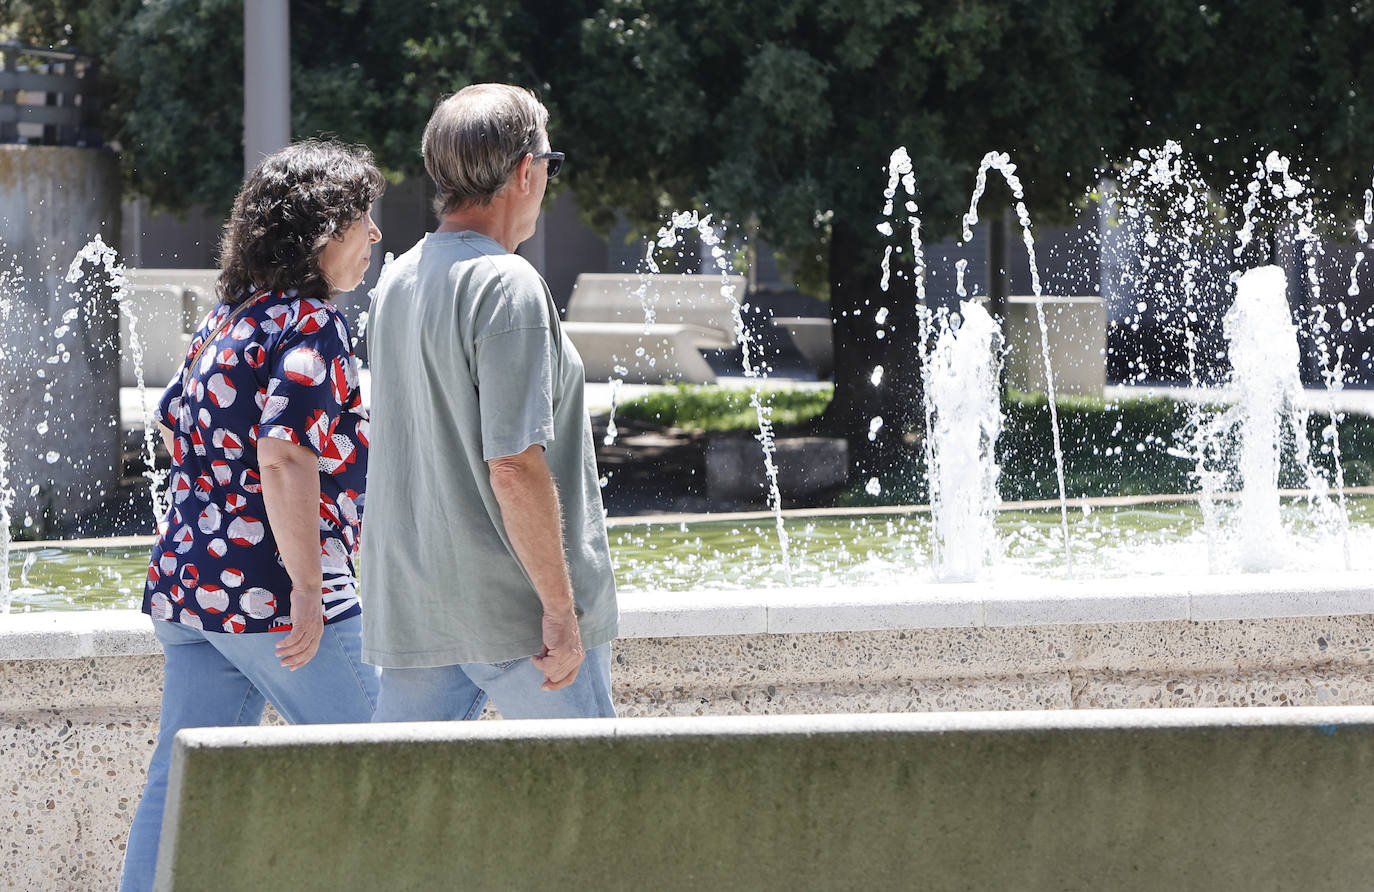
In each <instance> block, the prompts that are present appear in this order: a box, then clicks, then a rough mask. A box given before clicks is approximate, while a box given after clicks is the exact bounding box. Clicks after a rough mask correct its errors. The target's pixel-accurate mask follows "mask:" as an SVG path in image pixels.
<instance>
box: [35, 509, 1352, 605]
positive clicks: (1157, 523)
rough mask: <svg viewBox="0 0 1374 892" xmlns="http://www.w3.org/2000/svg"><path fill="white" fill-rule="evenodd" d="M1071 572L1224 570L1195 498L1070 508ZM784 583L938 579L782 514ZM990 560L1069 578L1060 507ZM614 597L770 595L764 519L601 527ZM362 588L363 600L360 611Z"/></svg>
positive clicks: (112, 597)
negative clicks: (705, 592) (725, 592)
mask: <svg viewBox="0 0 1374 892" xmlns="http://www.w3.org/2000/svg"><path fill="white" fill-rule="evenodd" d="M1284 511H1285V523H1286V525H1287V528H1288V531H1289V537H1288V538H1289V541H1287V542H1285V543H1276V544H1275V548H1276V549H1279V550H1282V551H1284V552H1286V553H1287V554H1288V556H1289V561H1288V564H1287V568H1289V569H1342V568H1343V567H1344V565H1345V564H1344V547H1343V542H1342V537H1341V536H1340V535H1339V534H1337V533H1336V532H1333V531H1332V530H1329V529H1324V528H1321V527H1320V526H1319V525H1317V524H1316V523H1315V522H1314V521H1313V520H1312V518H1311V516H1310V512H1309V511H1308V510H1307V508H1306V507H1305V503H1302V502H1289V503H1286V504H1285V506H1284ZM1349 513H1350V519H1351V529H1350V534H1349V538H1350V543H1351V549H1350V550H1351V553H1352V555H1353V556H1354V562H1353V566H1354V568H1356V569H1365V568H1370V567H1371V566H1374V498H1369V497H1361V498H1355V499H1351V500H1350V503H1349ZM1069 522H1070V541H1071V544H1072V547H1073V551H1074V567H1075V575H1076V576H1099V577H1121V576H1133V575H1146V576H1149V575H1187V574H1202V573H1208V572H1229V571H1231V570H1232V569H1233V567H1232V566H1230V565H1229V564H1228V561H1229V560H1230V557H1229V549H1228V543H1227V542H1226V540H1225V537H1224V536H1222V537H1221V538H1220V539H1219V540H1217V541H1216V544H1215V545H1214V547H1212V548H1211V549H1210V550H1209V548H1208V538H1207V535H1206V531H1205V530H1204V528H1203V519H1202V514H1201V512H1200V511H1199V509H1198V507H1197V506H1196V505H1194V504H1188V503H1180V504H1151V505H1145V506H1134V507H1129V508H1098V509H1095V510H1092V509H1085V508H1084V507H1083V506H1081V505H1080V506H1077V507H1074V508H1073V509H1072V510H1071V511H1070V513H1069ZM785 527H786V531H787V535H788V538H789V541H790V559H791V567H792V582H793V584H794V585H798V586H825V585H868V586H880V587H891V586H910V585H912V584H924V583H935V579H934V577H933V574H932V572H931V569H930V567H931V560H932V555H931V548H932V544H931V535H930V519H929V516H928V515H926V514H915V513H913V514H887V515H884V514H864V515H850V516H820V515H804V516H791V517H789V518H788V519H787V521H786V525H785ZM997 531H998V539H999V543H1000V548H999V556H998V559H997V560H996V562H995V564H994V566H993V567H991V568H990V569H989V570H988V572H987V574H986V577H987V578H990V579H993V580H998V579H1006V580H1015V579H1016V578H1018V577H1019V578H1024V577H1027V576H1035V577H1038V578H1045V577H1051V578H1054V577H1060V578H1063V577H1066V576H1067V574H1066V573H1065V570H1064V566H1065V562H1064V551H1063V542H1062V538H1061V532H1060V525H1059V512H1058V511H1057V510H1049V511H1003V512H1001V513H1000V514H999V515H998V517H997ZM610 541H611V555H612V560H613V564H614V567H615V574H616V581H617V584H618V586H619V588H620V590H621V591H626V592H630V591H655V590H668V591H689V590H692V589H747V588H770V587H777V586H782V585H784V584H785V583H784V579H783V573H782V569H781V549H780V547H779V544H778V536H777V530H776V527H775V526H774V523H773V521H772V520H771V519H764V520H747V521H742V520H740V519H738V518H733V519H725V520H719V521H709V522H698V523H692V524H690V525H687V524H681V523H634V524H621V525H617V526H614V527H612V528H611V530H610ZM147 567H148V549H147V548H146V547H113V548H112V547H103V548H93V549H80V548H55V547H49V548H40V549H27V550H25V549H24V546H22V545H17V546H16V550H15V551H13V552H12V553H11V555H10V566H9V573H10V581H11V585H12V586H13V589H14V598H13V600H14V606H13V610H14V611H16V612H23V611H30V610H90V609H102V608H112V607H114V608H127V607H138V606H139V603H140V600H141V597H142V593H143V581H144V578H145V575H146V573H147ZM366 597H367V593H366V592H363V598H364V603H366Z"/></svg>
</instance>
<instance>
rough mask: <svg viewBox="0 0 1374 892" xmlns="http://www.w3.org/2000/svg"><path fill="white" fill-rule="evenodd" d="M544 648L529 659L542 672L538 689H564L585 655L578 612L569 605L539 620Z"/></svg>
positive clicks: (574, 677) (571, 680)
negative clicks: (563, 609) (542, 677)
mask: <svg viewBox="0 0 1374 892" xmlns="http://www.w3.org/2000/svg"><path fill="white" fill-rule="evenodd" d="M542 629H543V633H544V649H543V650H541V651H540V652H539V654H538V655H536V656H533V657H531V658H530V661H531V662H532V663H534V668H536V669H538V670H539V671H540V672H542V673H544V683H543V684H542V685H540V686H539V689H540V690H541V691H557V690H559V689H561V688H566V687H567V686H568V685H570V684H572V683H573V681H575V680H576V679H577V670H578V669H580V668H581V667H582V661H583V660H584V659H586V657H587V654H586V652H585V651H584V650H582V632H581V630H580V629H578V627H577V615H576V614H574V613H573V611H572V609H571V608H569V609H568V610H567V611H559V612H558V613H556V614H551V613H545V614H544V619H543V621H542Z"/></svg>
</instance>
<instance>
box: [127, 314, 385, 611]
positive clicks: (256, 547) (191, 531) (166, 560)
mask: <svg viewBox="0 0 1374 892" xmlns="http://www.w3.org/2000/svg"><path fill="white" fill-rule="evenodd" d="M250 300H253V301H254V302H253V303H252V305H250V306H249V307H248V308H247V309H245V310H243V311H242V312H241V313H240V314H239V316H238V318H237V319H235V320H234V321H233V322H232V323H231V324H230V325H229V326H228V328H227V329H225V330H224V331H222V332H220V333H219V335H218V336H217V337H216V338H215V340H214V342H213V343H211V344H210V346H208V347H207V348H206V349H205V351H204V352H203V353H202V354H201V356H200V359H199V361H197V363H196V367H195V369H193V370H192V373H191V375H190V378H189V386H188V388H187V389H186V392H183V390H182V380H183V375H181V374H178V375H177V377H176V379H175V380H173V381H172V383H171V384H170V385H169V386H168V388H167V390H166V392H165V393H163V395H162V400H161V402H160V403H159V406H158V415H159V418H160V420H161V421H162V423H163V424H165V425H167V426H168V427H169V428H171V429H172V431H173V432H174V434H175V436H174V446H173V453H172V473H171V496H172V504H171V508H170V510H169V511H168V514H167V517H166V518H165V519H164V520H163V522H162V523H161V524H160V525H159V533H160V535H159V537H158V541H157V543H156V544H155V545H154V546H153V555H152V563H151V565H150V566H149V567H148V582H147V585H146V586H145V588H144V594H143V612H144V613H147V614H149V615H151V616H152V617H153V618H154V619H160V620H169V621H172V622H180V623H184V624H186V625H190V626H195V627H196V628H201V629H205V630H206V631H216V632H220V631H222V632H270V631H280V630H283V629H289V628H290V627H291V578H290V576H289V575H288V574H287V572H286V568H285V566H284V564H283V563H282V559H281V555H280V554H279V553H278V551H277V545H276V540H275V539H274V538H273V536H272V529H271V527H270V525H269V524H268V522H267V509H266V506H265V505H264V503H263V498H262V478H261V476H260V472H259V467H258V450H257V444H258V440H259V439H260V438H262V437H276V438H277V439H281V440H286V441H288V442H291V443H296V444H299V445H302V446H306V447H309V448H310V450H311V451H313V452H314V453H315V454H316V455H317V456H319V464H320V554H321V560H322V566H323V570H324V591H323V608H324V615H325V621H326V622H330V621H334V620H340V619H346V618H348V617H351V616H356V615H358V613H359V612H360V610H359V604H358V593H357V574H356V572H355V570H354V559H355V556H356V554H357V550H358V542H359V539H358V536H359V529H360V525H361V523H362V511H363V492H364V485H365V480H366V475H367V449H368V442H367V424H368V421H367V413H366V411H365V410H364V409H363V407H362V396H361V392H360V391H359V388H358V364H357V360H356V359H355V358H354V356H353V351H352V349H351V348H350V344H351V339H350V337H349V332H348V325H347V323H346V322H345V321H344V318H343V315H342V314H341V313H340V312H339V310H338V309H337V308H336V307H335V306H334V305H333V304H331V303H328V302H325V301H320V300H310V299H304V298H297V297H295V296H294V293H293V292H285V293H276V294H263V295H259V296H258V297H256V298H251V299H250ZM234 309H235V307H233V306H231V305H229V304H220V305H219V306H218V307H217V308H216V309H215V310H214V312H212V313H211V314H210V316H209V317H208V318H207V319H206V320H205V322H204V323H203V324H202V325H201V327H200V329H199V330H198V331H197V332H196V334H195V336H194V337H193V338H192V340H191V348H190V350H189V351H188V353H187V361H188V362H189V361H191V359H192V358H193V357H194V356H195V354H196V351H197V350H198V349H199V348H200V345H201V343H202V342H203V341H204V340H205V338H206V337H208V336H209V335H210V334H212V333H213V332H215V330H216V329H217V328H218V327H219V325H220V323H221V322H222V321H223V320H224V318H225V316H226V314H229V313H231V312H233V311H234Z"/></svg>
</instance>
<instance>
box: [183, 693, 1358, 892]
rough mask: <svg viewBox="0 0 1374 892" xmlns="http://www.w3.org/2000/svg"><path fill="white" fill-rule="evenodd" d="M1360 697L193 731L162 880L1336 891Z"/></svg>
mask: <svg viewBox="0 0 1374 892" xmlns="http://www.w3.org/2000/svg"><path fill="white" fill-rule="evenodd" d="M1371 769H1374V708H1367V707H1355V708H1308V709H1290V710H1228V709H1198V710H1186V711H1183V710H1179V711H1174V710H1121V711H1111V712H1098V713H1083V712H1042V713H1016V714H1012V713H960V714H953V713H940V714H927V715H871V716H855V715H832V716H772V717H739V718H701V719H682V718H670V719H615V720H588V721H563V722H490V723H468V724H459V723H452V724H449V723H437V724H415V725H376V726H315V727H302V728H251V729H234V730H230V729H204V730H195V731H186V732H182V734H181V735H180V736H179V737H178V744H177V750H176V755H175V762H174V766H173V772H172V779H171V789H170V791H169V800H168V815H167V821H166V825H165V830H164V835H163V841H162V852H161V861H160V863H159V874H158V887H159V888H160V889H210V888H213V889H220V890H229V889H266V888H282V889H389V890H403V889H440V888H464V889H559V888H566V889H710V890H713V892H717V890H726V889H748V890H758V889H787V890H795V889H865V890H866V889H930V890H943V889H980V890H981V889H1016V890H1042V889H1043V890H1051V889H1052V890H1064V889H1114V890H1135V889H1140V890H1147V889H1148V890H1157V889H1180V890H1187V889H1207V890H1231V889H1234V890H1246V892H1254V890H1264V889H1303V890H1321V889H1341V890H1348V889H1357V888H1368V885H1369V878H1370V876H1372V875H1374V847H1371V846H1370V845H1369V844H1368V843H1369V838H1370V830H1369V828H1370V827H1371V826H1374V797H1371V796H1369V795H1367V794H1366V793H1365V791H1364V787H1365V784H1364V783H1363V779H1364V778H1367V777H1369V776H1370V771H1371Z"/></svg>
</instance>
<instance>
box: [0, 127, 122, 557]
mask: <svg viewBox="0 0 1374 892" xmlns="http://www.w3.org/2000/svg"><path fill="white" fill-rule="evenodd" d="M119 226H120V218H119V168H118V164H117V159H116V157H115V155H114V154H113V153H111V152H105V151H101V150H98V149H77V148H66V147H59V146H18V145H5V146H0V251H2V252H3V255H4V257H5V258H6V264H7V266H6V267H5V268H3V269H0V437H4V438H5V440H6V455H7V457H8V459H9V462H10V466H9V485H10V486H12V487H13V489H14V492H15V502H14V506H13V508H12V509H11V513H12V514H13V516H14V519H15V521H16V522H17V523H19V524H20V525H22V526H26V527H27V528H28V529H29V530H30V531H31V533H33V532H36V533H39V534H40V537H41V534H42V533H44V532H46V531H50V530H53V529H80V527H81V522H82V519H83V518H84V517H85V516H86V515H88V514H89V513H91V512H92V511H93V510H95V509H97V508H98V507H99V505H100V503H101V502H102V501H103V500H104V499H105V498H106V497H107V496H109V495H113V494H114V492H115V490H116V489H117V486H118V483H119V477H120V474H121V472H122V470H123V469H122V461H121V457H120V451H119V430H118V418H119V323H118V312H119V311H118V306H117V304H116V302H115V299H114V295H113V291H112V290H111V289H110V287H109V281H108V276H105V275H103V274H97V273H95V272H93V271H92V272H91V274H90V275H88V276H86V277H85V278H83V279H82V281H81V282H80V283H78V284H75V285H73V284H68V283H67V282H66V281H64V279H65V276H66V274H67V270H68V268H69V267H70V266H71V263H72V261H73V260H74V259H75V258H76V256H77V252H78V251H80V250H81V248H82V247H84V246H85V245H86V243H87V242H89V241H90V240H91V239H93V238H95V237H96V236H100V237H102V238H103V239H104V241H105V243H106V244H107V245H110V246H112V247H113V246H116V245H118V236H119ZM11 257H12V258H13V260H10V258H11ZM10 264H12V265H10Z"/></svg>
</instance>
